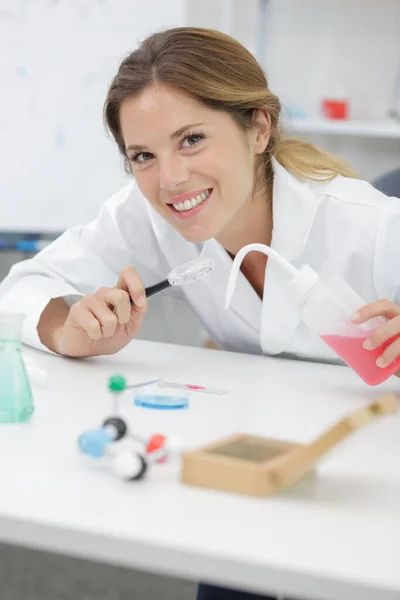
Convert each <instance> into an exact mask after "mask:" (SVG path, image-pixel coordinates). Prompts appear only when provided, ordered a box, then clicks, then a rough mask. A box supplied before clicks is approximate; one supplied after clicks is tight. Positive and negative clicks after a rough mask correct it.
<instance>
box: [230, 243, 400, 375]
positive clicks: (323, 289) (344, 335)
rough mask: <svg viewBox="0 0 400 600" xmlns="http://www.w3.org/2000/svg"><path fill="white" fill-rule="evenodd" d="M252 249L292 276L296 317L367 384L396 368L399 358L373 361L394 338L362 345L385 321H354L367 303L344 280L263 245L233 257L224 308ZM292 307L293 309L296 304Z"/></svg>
mask: <svg viewBox="0 0 400 600" xmlns="http://www.w3.org/2000/svg"><path fill="white" fill-rule="evenodd" d="M254 250H255V251H258V252H262V253H263V254H266V255H267V256H269V257H270V258H271V259H273V260H275V261H276V262H277V263H279V265H280V266H281V267H282V268H283V269H284V270H285V271H286V272H287V273H288V274H289V275H291V277H292V279H291V280H290V281H289V283H288V284H287V288H288V294H292V295H293V296H295V297H296V305H297V307H298V308H297V310H298V311H299V317H300V318H301V319H302V321H303V322H304V323H305V324H306V325H307V326H308V327H309V328H310V329H311V330H312V331H314V332H315V333H317V334H318V335H319V337H320V338H321V339H322V340H323V341H324V342H325V343H326V344H327V345H328V346H329V347H330V348H331V349H332V350H333V351H334V352H335V353H336V354H337V355H338V356H340V357H341V358H342V359H343V360H344V362H345V363H347V364H348V365H349V366H350V367H351V368H352V369H353V370H354V371H355V372H356V373H358V375H359V376H360V377H361V378H362V379H363V380H364V381H365V382H366V383H367V384H368V385H377V384H378V383H382V382H383V381H385V380H386V379H387V378H388V377H390V375H393V373H395V372H396V371H397V370H398V369H399V367H400V359H396V360H395V361H394V362H393V363H391V364H390V365H389V366H387V367H384V368H381V367H379V366H378V365H377V363H376V361H377V359H378V358H379V357H380V356H381V354H382V353H383V352H384V350H385V348H387V346H389V345H390V344H391V343H393V341H394V340H393V338H392V339H390V340H388V341H387V342H385V343H384V344H382V345H381V346H379V347H378V348H375V349H373V350H366V349H365V348H364V346H363V344H364V341H365V340H366V339H367V337H369V336H370V334H371V332H372V331H373V330H374V329H376V328H378V327H381V326H382V324H383V323H384V320H383V319H381V318H377V317H374V318H373V319H369V320H368V321H366V322H365V323H362V324H356V323H353V321H352V316H353V314H355V313H356V312H357V311H358V310H359V309H360V308H361V307H362V306H364V305H365V304H366V302H365V300H363V298H361V296H359V295H358V294H357V292H356V291H355V290H353V288H352V287H350V286H349V285H348V283H346V281H345V280H344V279H342V278H341V277H340V276H338V275H333V276H331V277H327V278H325V277H320V276H319V275H318V274H317V273H316V272H315V271H314V270H313V269H312V268H311V267H310V266H308V265H303V266H302V267H300V268H299V269H297V268H296V267H294V266H293V265H292V264H291V263H290V262H288V261H287V260H286V259H285V258H284V257H283V256H281V255H280V254H279V253H278V252H276V250H273V249H272V248H270V247H269V246H265V245H264V244H249V245H248V246H245V247H244V248H242V249H241V250H240V251H239V252H238V254H237V255H236V256H235V259H234V261H233V265H232V270H231V272H230V275H229V279H228V285H227V290H226V296H225V308H229V305H230V302H231V299H232V295H233V291H234V287H235V283H236V278H237V275H238V273H239V269H240V265H241V263H242V261H243V259H244V257H245V256H246V254H247V253H248V252H251V251H254ZM293 310H296V306H294V307H293ZM293 333H294V332H293ZM260 336H261V346H262V347H263V348H264V344H265V346H266V347H267V348H268V340H267V339H266V340H264V332H263V331H261V332H260ZM288 350H289V349H288ZM266 351H267V350H266Z"/></svg>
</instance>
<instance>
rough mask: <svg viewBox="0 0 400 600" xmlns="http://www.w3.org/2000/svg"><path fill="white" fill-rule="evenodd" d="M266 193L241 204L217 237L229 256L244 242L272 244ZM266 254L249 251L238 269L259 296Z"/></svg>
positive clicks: (270, 201) (233, 255) (235, 252)
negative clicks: (230, 221) (235, 215)
mask: <svg viewBox="0 0 400 600" xmlns="http://www.w3.org/2000/svg"><path fill="white" fill-rule="evenodd" d="M267 198H268V196H265V195H264V196H263V197H260V198H258V199H257V198H253V199H252V200H251V201H249V202H248V203H246V204H245V205H244V206H243V209H242V211H241V212H240V214H238V215H237V217H236V218H235V221H234V222H232V223H231V224H230V226H229V228H227V230H226V231H224V232H222V234H221V235H220V236H218V238H217V241H218V242H219V243H220V244H221V245H222V246H223V247H224V248H225V250H226V251H227V252H228V254H230V256H231V257H232V258H234V257H235V256H236V254H237V253H238V252H239V250H240V249H241V248H243V246H247V244H254V243H259V244H266V245H267V246H270V245H271V239H272V226H273V223H272V200H270V199H267ZM266 264H267V257H266V256H265V255H264V254H261V253H260V252H250V253H249V254H248V255H247V256H246V257H245V258H244V260H243V262H242V264H241V268H240V270H241V271H242V273H243V274H244V276H245V277H246V278H247V280H248V281H249V283H250V284H251V285H252V286H253V288H254V290H255V291H256V293H257V294H258V296H259V297H260V298H262V295H263V288H264V279H265V268H266Z"/></svg>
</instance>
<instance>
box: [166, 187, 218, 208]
mask: <svg viewBox="0 0 400 600" xmlns="http://www.w3.org/2000/svg"><path fill="white" fill-rule="evenodd" d="M210 193H211V191H210V190H206V191H205V192H202V193H201V194H198V195H197V196H193V197H192V198H189V199H187V200H185V201H184V202H178V203H177V204H172V206H173V207H174V209H175V210H177V211H178V212H187V211H188V210H192V208H196V206H199V204H202V203H203V202H204V200H206V199H207V198H208V196H209V195H210Z"/></svg>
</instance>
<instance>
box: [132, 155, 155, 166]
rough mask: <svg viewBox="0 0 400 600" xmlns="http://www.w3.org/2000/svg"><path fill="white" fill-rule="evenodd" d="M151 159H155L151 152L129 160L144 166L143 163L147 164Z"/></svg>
mask: <svg viewBox="0 0 400 600" xmlns="http://www.w3.org/2000/svg"><path fill="white" fill-rule="evenodd" d="M151 158H153V155H152V154H150V152H138V153H137V154H135V155H134V156H131V157H130V158H129V160H130V161H131V162H135V163H139V164H140V165H142V164H143V163H145V162H147V161H148V160H150V159H151Z"/></svg>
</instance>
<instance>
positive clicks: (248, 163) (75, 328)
mask: <svg viewBox="0 0 400 600" xmlns="http://www.w3.org/2000/svg"><path fill="white" fill-rule="evenodd" d="M280 108H281V107H280V103H279V100H278V98H277V97H276V96H275V95H274V94H273V93H272V92H271V91H270V90H269V89H268V85H267V81H266V79H265V75H264V73H263V71H262V69H261V68H260V66H259V65H258V63H257V62H256V60H255V59H254V57H253V56H252V55H251V54H250V53H249V52H248V51H247V50H246V49H245V48H244V47H243V46H241V45H240V44H239V43H238V42H236V41H235V40H233V39H231V38H230V37H228V36H226V35H224V34H222V33H219V32H216V31H211V30H205V29H196V28H176V29H171V30H167V31H164V32H160V33H157V34H154V35H152V36H150V37H149V38H148V39H146V40H145V41H144V42H143V43H142V44H141V46H140V47H139V48H138V49H137V50H136V51H134V52H132V53H131V54H130V55H129V56H128V57H127V58H125V59H124V60H123V62H122V64H121V65H120V68H119V71H118V73H117V75H116V76H115V78H114V80H113V81H112V83H111V86H110V89H109V92H108V96H107V99H106V102H105V121H106V124H107V126H108V129H109V131H110V132H111V134H112V135H113V137H114V139H115V140H116V142H117V144H118V147H119V149H120V152H121V153H122V155H123V157H124V159H125V161H126V164H127V167H128V169H129V170H130V171H131V172H132V174H133V177H134V181H132V183H130V184H129V185H128V186H126V187H125V188H124V189H123V190H121V191H119V192H118V193H117V194H115V196H113V197H112V198H111V199H110V200H109V201H108V202H107V203H106V204H105V206H104V207H103V208H102V210H101V212H100V214H99V216H98V218H97V219H96V220H95V221H93V222H92V223H90V224H89V225H87V226H84V227H76V228H73V229H70V230H69V231H67V232H66V233H64V234H63V235H62V236H61V237H60V238H59V239H58V240H56V241H55V242H54V243H53V244H51V245H50V246H49V247H47V248H46V249H45V250H43V251H42V252H41V253H39V254H38V255H37V256H36V257H35V258H34V259H32V260H29V261H25V262H23V263H19V264H17V265H16V266H14V267H13V269H12V270H11V272H10V274H9V276H8V277H7V278H6V279H5V281H4V282H3V284H2V285H1V287H0V309H1V310H14V311H15V310H18V311H19V312H23V313H24V314H25V317H26V318H25V324H24V331H23V341H25V342H26V343H29V344H32V345H35V346H37V347H39V348H42V349H47V350H50V351H53V352H56V353H59V354H61V355H67V356H75V357H83V356H94V355H100V354H110V353H115V352H118V351H119V350H120V349H121V348H123V347H124V346H126V345H127V344H128V343H129V342H130V341H131V340H132V338H134V337H135V335H136V334H137V332H138V331H139V328H140V326H141V323H142V321H143V318H144V316H145V313H146V308H147V301H146V298H145V292H144V287H145V285H149V284H151V283H155V282H157V281H158V280H160V279H164V278H165V276H166V274H167V273H168V272H169V271H170V269H172V268H174V267H176V266H177V265H179V264H181V263H183V262H185V261H186V260H190V259H195V258H198V257H199V256H200V255H201V254H202V253H203V254H204V255H207V256H212V258H214V260H215V262H216V269H215V271H214V272H213V274H211V275H210V276H208V277H207V278H206V279H204V280H203V281H201V282H199V283H195V284H191V285H190V286H187V287H185V288H182V294H183V295H184V298H185V299H186V300H187V301H188V302H189V303H190V304H191V305H192V307H193V308H194V309H195V311H196V313H197V314H198V316H199V318H200V319H201V321H202V322H203V324H204V326H205V327H206V329H208V331H209V333H210V335H211V336H212V338H213V339H214V340H215V341H216V342H217V344H219V345H220V346H221V347H222V348H225V349H228V350H238V351H243V352H253V353H262V352H263V351H264V352H266V353H270V354H275V355H277V354H280V355H281V354H284V353H286V354H294V355H296V356H302V357H303V358H306V359H316V360H334V356H333V354H332V353H331V352H330V350H329V348H327V347H325V346H324V344H323V343H322V342H320V340H319V339H315V336H313V335H312V334H311V333H310V332H308V331H306V330H305V329H304V328H302V326H301V324H299V322H298V318H297V316H296V310H295V307H294V306H293V305H292V304H291V302H290V298H288V297H287V296H288V294H287V290H286V288H285V285H284V281H283V280H282V279H281V274H279V272H278V271H279V270H277V269H276V268H275V266H274V265H273V264H272V263H271V264H268V269H267V270H266V258H265V256H264V255H261V254H256V253H251V254H249V255H248V256H246V258H245V260H244V262H243V264H242V272H241V276H240V277H241V279H239V281H238V284H237V285H238V288H239V289H238V290H237V293H235V297H234V302H233V305H232V310H229V311H225V310H224V293H225V285H226V281H227V278H228V275H229V270H230V266H231V264H232V257H234V256H235V255H236V254H237V252H238V251H239V249H240V248H242V247H243V246H245V245H246V244H248V243H252V242H260V243H264V244H271V245H272V246H273V247H275V248H276V249H278V250H279V251H280V252H281V253H282V254H283V255H284V256H286V258H288V259H289V260H291V261H292V262H293V263H294V264H297V265H300V264H302V263H308V264H310V265H311V266H312V267H313V268H314V269H315V270H317V271H318V272H319V273H321V274H322V273H323V274H325V275H329V274H333V273H336V274H339V275H342V276H343V277H344V279H346V280H347V281H348V282H349V283H350V285H352V286H353V287H354V288H355V289H356V291H358V292H359V294H360V295H361V296H362V297H364V298H365V299H366V302H368V304H366V306H364V307H363V308H362V309H361V311H360V313H359V315H357V316H355V317H354V318H355V320H357V321H358V322H363V321H365V320H366V319H368V318H370V317H371V316H379V315H381V316H382V315H383V316H385V317H387V321H385V322H383V324H382V327H381V328H379V329H378V330H375V331H374V333H373V334H372V335H371V336H370V339H369V340H368V343H369V347H371V348H373V347H376V346H377V345H380V344H382V343H383V342H384V341H386V340H389V339H390V338H392V337H393V336H395V335H396V334H398V333H400V306H399V305H398V302H399V301H400V276H399V275H397V274H396V269H395V268H394V267H391V266H390V262H391V260H392V259H393V260H395V259H396V258H397V261H396V260H395V262H397V263H398V262H399V258H400V236H399V235H398V231H399V230H400V229H399V226H400V201H398V200H396V199H389V198H387V197H386V196H384V195H383V194H381V193H379V192H378V191H376V190H375V189H374V188H372V187H371V186H370V185H369V184H367V183H366V182H362V181H359V180H357V179H356V178H355V177H354V174H353V172H352V171H351V169H350V168H349V167H348V166H347V165H346V164H345V163H343V162H342V161H341V160H338V159H336V158H334V157H333V156H330V155H329V154H327V153H326V152H323V151H322V150H320V149H318V148H316V147H314V146H312V145H310V144H306V143H303V142H300V141H298V140H289V139H288V140H285V139H282V138H281V135H280V131H279V117H280ZM94 151H95V150H94ZM131 300H132V301H133V305H131ZM261 316H262V321H261ZM260 332H261V333H262V336H261V337H262V339H263V340H264V342H263V345H262V347H261V344H260ZM399 354H400V342H399V341H394V342H393V343H391V344H389V345H388V347H387V349H386V350H385V352H384V353H383V354H382V356H381V366H385V365H387V364H390V363H391V362H392V361H393V360H394V359H395V358H397V357H398V356H399ZM199 598H201V600H206V599H207V600H211V599H212V598H215V599H216V598H219V599H221V600H222V599H226V600H227V599H228V598H229V599H233V598H235V599H236V598H237V599H239V598H241V599H244V598H249V596H248V595H243V594H241V593H240V592H233V591H229V590H222V589H220V588H213V587H209V586H201V587H200V590H199Z"/></svg>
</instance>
